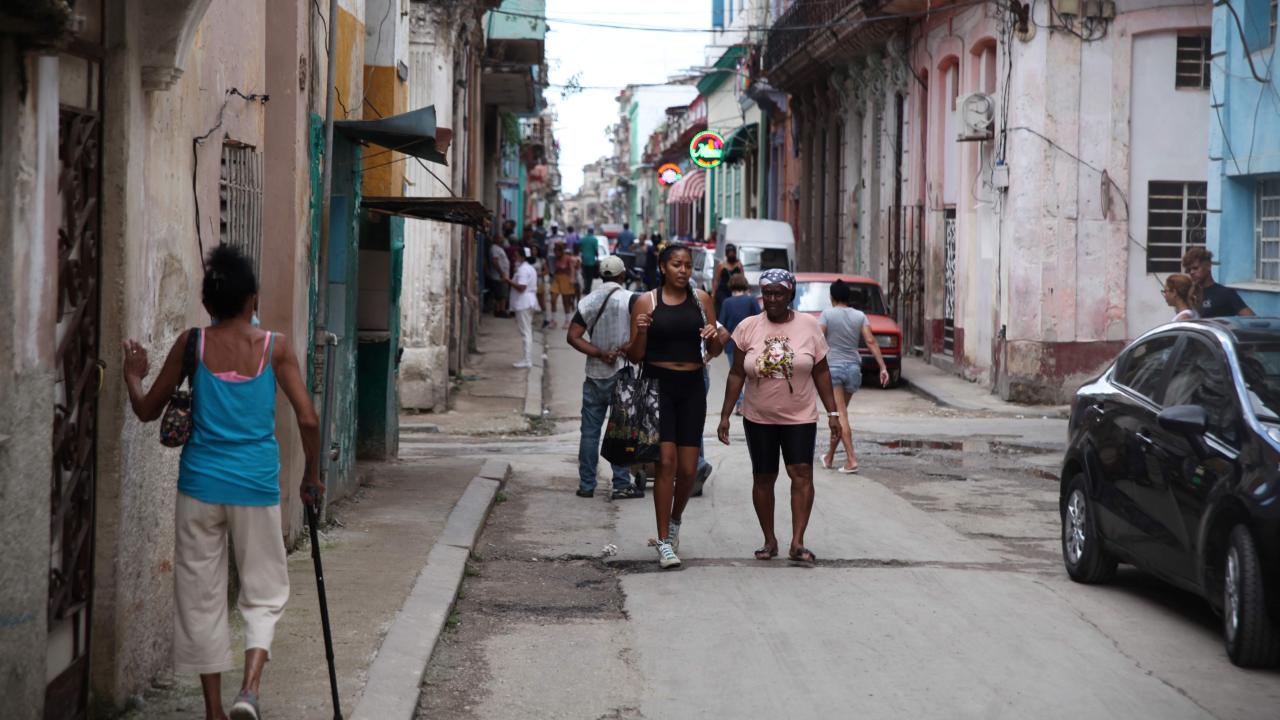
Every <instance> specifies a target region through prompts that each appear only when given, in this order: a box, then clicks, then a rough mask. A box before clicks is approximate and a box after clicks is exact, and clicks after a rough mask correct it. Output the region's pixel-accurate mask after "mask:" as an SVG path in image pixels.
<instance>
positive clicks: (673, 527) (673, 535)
mask: <svg viewBox="0 0 1280 720" xmlns="http://www.w3.org/2000/svg"><path fill="white" fill-rule="evenodd" d="M667 542H669V543H671V549H672V550H679V549H680V523H678V522H676V521H675V520H672V521H670V522H668V523H667Z"/></svg>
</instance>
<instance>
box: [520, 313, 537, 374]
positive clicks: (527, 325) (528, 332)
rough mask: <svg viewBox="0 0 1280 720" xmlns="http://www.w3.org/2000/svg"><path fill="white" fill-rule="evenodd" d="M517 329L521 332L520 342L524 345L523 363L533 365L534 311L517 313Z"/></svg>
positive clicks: (521, 358)
mask: <svg viewBox="0 0 1280 720" xmlns="http://www.w3.org/2000/svg"><path fill="white" fill-rule="evenodd" d="M516 329H518V330H519V331H520V342H521V343H523V344H524V355H522V356H521V357H520V360H521V362H527V363H530V364H532V363H533V310H532V309H529V310H517V311H516Z"/></svg>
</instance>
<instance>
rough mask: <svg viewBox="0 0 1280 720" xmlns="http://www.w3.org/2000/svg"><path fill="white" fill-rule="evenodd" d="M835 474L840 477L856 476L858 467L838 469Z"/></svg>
mask: <svg viewBox="0 0 1280 720" xmlns="http://www.w3.org/2000/svg"><path fill="white" fill-rule="evenodd" d="M836 472H838V473H840V474H841V475H857V474H858V466H857V465H854V466H853V467H851V468H845V467H842V468H840V469H839V470H836Z"/></svg>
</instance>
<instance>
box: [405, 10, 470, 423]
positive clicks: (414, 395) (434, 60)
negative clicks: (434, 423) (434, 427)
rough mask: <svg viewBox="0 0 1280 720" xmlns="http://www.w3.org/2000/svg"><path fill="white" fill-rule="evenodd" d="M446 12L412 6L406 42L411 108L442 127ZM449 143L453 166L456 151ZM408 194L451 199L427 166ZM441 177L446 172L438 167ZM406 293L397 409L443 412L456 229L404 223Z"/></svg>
mask: <svg viewBox="0 0 1280 720" xmlns="http://www.w3.org/2000/svg"><path fill="white" fill-rule="evenodd" d="M455 22H456V19H454V18H451V17H450V15H449V14H448V13H446V12H445V11H443V10H438V9H432V8H428V6H427V5H426V4H425V3H414V4H413V22H412V34H411V36H410V43H409V68H410V69H409V77H410V80H411V82H410V87H409V104H410V106H412V107H424V106H427V105H434V106H435V108H436V118H437V122H439V123H443V122H445V119H446V118H452V117H453V116H454V106H453V97H454V80H455V77H454V70H455V68H454V52H455V42H456V38H457V36H456V34H455V32H454V29H455V27H454V23H455ZM460 146H461V144H460V142H455V143H454V144H453V145H451V146H450V149H449V157H450V164H451V165H456V164H457V162H456V159H455V158H456V155H457V151H456V148H458V147H460ZM406 170H407V179H408V182H409V187H410V188H411V193H412V194H413V195H420V196H425V197H448V195H449V190H448V189H447V188H446V187H445V186H444V185H443V184H442V183H441V182H440V181H439V180H437V179H436V178H434V177H432V176H431V175H430V174H429V173H428V172H427V170H426V169H424V168H423V167H421V166H420V165H418V164H417V163H414V164H413V165H410V166H409V167H408V168H407V169H406ZM432 171H433V172H435V174H436V175H438V176H440V177H444V176H445V173H446V172H447V171H448V168H445V167H443V166H434V167H432ZM404 232H405V251H404V292H403V294H402V295H401V300H400V313H401V331H402V337H401V343H402V344H403V346H404V357H403V358H402V360H401V365H400V404H401V406H402V407H403V408H405V409H413V410H430V411H434V412H442V411H444V410H445V409H446V408H447V404H448V399H449V340H450V334H451V328H452V322H451V320H452V317H453V312H454V309H453V302H454V301H453V298H454V287H453V272H454V265H455V258H454V248H455V235H460V234H461V230H460V229H459V228H457V227H455V226H453V225H448V224H445V223H440V222H433V221H429V220H415V219H408V220H406V221H405V228H404Z"/></svg>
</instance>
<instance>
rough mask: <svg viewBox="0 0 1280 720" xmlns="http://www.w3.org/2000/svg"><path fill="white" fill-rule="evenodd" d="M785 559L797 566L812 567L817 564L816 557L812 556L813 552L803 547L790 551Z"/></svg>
mask: <svg viewBox="0 0 1280 720" xmlns="http://www.w3.org/2000/svg"><path fill="white" fill-rule="evenodd" d="M787 559H788V560H790V561H791V562H793V563H797V564H799V565H807V566H809V567H813V565H815V564H816V563H817V562H818V556H817V555H814V554H813V551H811V550H810V549H809V548H807V547H805V546H803V545H801V546H800V547H798V548H796V549H795V550H792V551H791V553H790V554H789V555H788V556H787Z"/></svg>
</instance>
